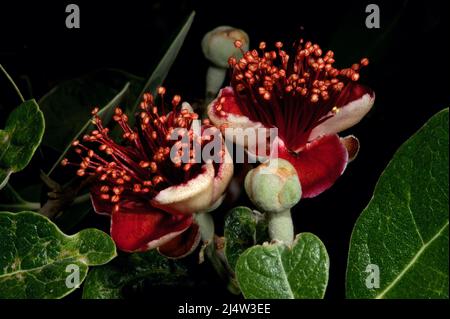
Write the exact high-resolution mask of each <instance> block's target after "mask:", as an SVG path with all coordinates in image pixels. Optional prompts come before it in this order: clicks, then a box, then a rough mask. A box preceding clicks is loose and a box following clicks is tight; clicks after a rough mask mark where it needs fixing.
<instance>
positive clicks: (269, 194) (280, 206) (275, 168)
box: [245, 158, 302, 214]
mask: <svg viewBox="0 0 450 319" xmlns="http://www.w3.org/2000/svg"><path fill="white" fill-rule="evenodd" d="M245 190H246V192H247V195H248V197H249V198H250V199H251V200H252V202H253V204H255V206H256V207H257V208H258V209H259V210H261V211H263V212H266V213H271V214H277V213H281V212H284V211H286V210H288V209H290V208H292V207H293V206H294V205H295V204H297V203H298V202H299V200H300V198H301V197H302V188H301V185H300V181H299V179H298V176H297V171H296V170H295V168H294V167H293V166H292V165H291V164H290V163H289V162H288V161H286V160H284V159H281V158H275V159H271V160H270V161H267V162H265V163H263V164H261V165H259V166H258V167H256V168H254V169H252V170H251V171H250V172H249V173H248V174H247V176H246V178H245Z"/></svg>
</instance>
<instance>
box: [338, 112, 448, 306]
mask: <svg viewBox="0 0 450 319" xmlns="http://www.w3.org/2000/svg"><path fill="white" fill-rule="evenodd" d="M448 147H449V144H448V109H446V110H443V111H441V112H439V113H438V114H437V115H435V116H434V117H433V118H431V119H430V120H429V121H428V122H427V124H425V125H424V126H423V127H422V128H421V129H420V130H419V131H418V132H417V133H416V134H415V135H414V136H413V137H411V138H410V139H409V140H408V141H407V142H406V143H405V144H403V145H402V146H401V147H400V149H399V150H398V151H397V153H396V154H395V155H394V157H393V159H392V161H391V162H390V163H389V165H388V166H387V168H386V170H385V171H384V172H383V174H382V175H381V177H380V180H379V181H378V184H377V186H376V188H375V192H374V196H373V198H372V200H371V201H370V203H369V205H368V206H367V208H366V209H365V210H364V211H363V213H362V214H361V216H360V217H359V219H358V221H357V222H356V225H355V228H354V229H353V234H352V239H351V243H350V253H349V258H348V266H347V296H348V297H349V298H448V213H449V210H448Z"/></svg>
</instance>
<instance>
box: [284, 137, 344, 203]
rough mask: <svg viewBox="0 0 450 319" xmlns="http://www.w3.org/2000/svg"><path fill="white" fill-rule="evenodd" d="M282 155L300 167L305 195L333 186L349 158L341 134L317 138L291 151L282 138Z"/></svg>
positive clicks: (299, 174) (314, 193)
mask: <svg viewBox="0 0 450 319" xmlns="http://www.w3.org/2000/svg"><path fill="white" fill-rule="evenodd" d="M278 157H280V158H284V159H286V160H288V161H289V162H290V163H291V164H292V165H293V166H294V167H295V168H296V169H297V174H298V177H299V179H300V183H301V185H302V193H303V197H304V198H310V197H315V196H317V195H319V194H320V193H322V192H323V191H325V190H327V189H328V188H330V187H331V186H332V185H333V184H334V183H335V182H336V180H337V179H338V177H339V176H341V175H342V173H343V172H344V170H345V167H346V166H347V162H348V153H347V149H346V148H345V147H344V145H343V144H342V143H341V141H340V139H339V136H338V135H327V136H324V137H322V138H319V139H317V140H314V141H312V142H310V143H308V144H306V146H305V147H304V148H303V150H302V151H301V152H299V153H291V152H289V151H288V150H287V149H286V147H285V146H284V144H283V143H282V142H280V143H279V146H278Z"/></svg>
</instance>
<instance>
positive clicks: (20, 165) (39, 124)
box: [0, 100, 45, 189]
mask: <svg viewBox="0 0 450 319" xmlns="http://www.w3.org/2000/svg"><path fill="white" fill-rule="evenodd" d="M44 130H45V123H44V117H43V115H42V112H41V110H40V109H39V106H38V104H37V103H36V101H35V100H29V101H25V102H23V103H22V104H20V105H19V106H18V107H17V108H16V109H14V111H12V112H11V114H10V115H9V117H8V119H7V120H6V125H5V129H4V130H0V189H1V188H3V187H4V186H5V185H6V183H7V182H8V179H9V176H10V175H11V174H12V173H15V172H18V171H21V170H23V169H24V168H25V167H26V166H27V165H28V163H29V162H30V160H31V158H32V157H33V154H34V152H35V151H36V149H37V148H38V146H39V144H40V143H41V140H42V135H43V134H44Z"/></svg>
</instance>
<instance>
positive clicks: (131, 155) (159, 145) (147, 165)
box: [61, 87, 213, 209]
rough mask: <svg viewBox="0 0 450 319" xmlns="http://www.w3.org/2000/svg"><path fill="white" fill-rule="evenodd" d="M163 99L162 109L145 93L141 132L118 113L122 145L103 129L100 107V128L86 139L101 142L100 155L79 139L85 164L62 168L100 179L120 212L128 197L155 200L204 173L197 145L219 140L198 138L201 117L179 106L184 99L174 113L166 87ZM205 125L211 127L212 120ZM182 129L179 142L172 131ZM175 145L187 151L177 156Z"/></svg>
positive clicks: (176, 100) (175, 105)
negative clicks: (196, 127) (167, 109)
mask: <svg viewBox="0 0 450 319" xmlns="http://www.w3.org/2000/svg"><path fill="white" fill-rule="evenodd" d="M158 95H159V96H160V100H161V105H160V106H159V107H158V106H156V105H155V102H154V97H153V95H152V94H150V93H146V94H144V97H143V100H142V102H141V103H140V111H139V113H138V115H137V118H138V119H139V126H138V127H137V128H131V127H130V125H129V124H128V116H127V115H126V114H125V113H124V112H123V111H122V110H121V109H120V108H116V109H115V112H114V115H113V119H114V121H115V122H116V123H117V124H119V126H120V128H121V130H122V132H123V133H122V138H123V141H122V142H121V143H116V142H115V141H114V140H113V139H111V137H110V136H109V131H110V130H109V128H108V127H104V126H103V124H102V120H101V118H100V116H99V109H98V108H95V109H94V110H93V111H92V115H93V120H92V123H93V124H94V125H95V126H96V129H95V130H93V131H92V132H91V133H90V134H87V135H85V136H84V137H83V143H86V145H88V143H89V144H97V145H98V146H97V147H96V149H97V151H94V148H89V147H88V146H86V145H85V144H83V143H81V142H80V141H79V140H75V141H74V142H73V143H72V146H73V147H74V150H75V153H77V154H78V155H79V156H80V157H81V162H79V163H76V162H70V161H69V160H68V159H64V160H63V161H62V162H61V164H62V165H73V166H76V167H78V170H77V175H78V176H86V175H91V176H95V177H97V181H98V182H100V185H101V186H100V187H99V190H100V192H101V194H100V198H101V199H103V200H105V201H109V202H111V203H113V204H114V205H115V209H118V208H119V204H120V201H121V200H122V198H126V197H127V196H128V195H131V196H146V198H147V197H148V198H151V197H153V196H155V195H156V194H157V192H158V191H160V190H162V189H164V188H166V187H169V186H172V185H177V184H179V183H183V182H185V181H187V180H189V179H190V178H192V177H194V176H195V175H196V174H198V173H199V172H200V167H201V164H202V160H201V158H199V157H198V154H196V152H194V151H193V150H194V147H193V145H194V143H199V144H200V147H201V146H202V145H203V144H204V143H205V142H207V141H208V140H210V139H211V138H213V137H211V136H197V135H196V134H194V132H193V130H192V122H193V120H196V119H198V115H197V114H196V113H193V112H190V111H189V110H188V109H185V108H180V107H179V106H180V101H181V97H180V96H179V95H175V96H174V97H173V99H172V101H171V104H172V109H171V110H170V111H171V112H169V113H168V114H166V113H165V110H164V95H165V88H163V87H160V88H159V89H158ZM204 124H205V125H208V126H209V122H208V121H206V122H204ZM178 129H181V130H179V135H178V137H179V139H174V138H173V134H172V133H173V132H174V130H177V131H178ZM177 134H178V133H177ZM185 134H187V136H188V137H189V145H187V148H186V147H185V146H186V145H180V143H186V138H185V139H183V136H184V135H185ZM182 141H183V142H182ZM175 144H177V145H178V146H181V147H179V148H177V150H178V151H177V153H176V155H175V156H174V158H171V154H170V153H171V148H172V147H173V146H174V145H175ZM186 149H189V150H190V153H189V160H187V161H186V160H184V161H182V160H181V158H182V157H183V155H185V154H183V152H184V150H186ZM172 155H173V154H172ZM200 155H201V154H200ZM185 158H186V156H185V157H184V159H185Z"/></svg>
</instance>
